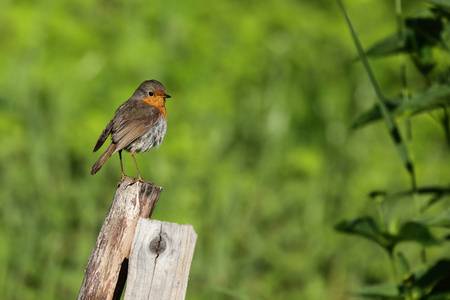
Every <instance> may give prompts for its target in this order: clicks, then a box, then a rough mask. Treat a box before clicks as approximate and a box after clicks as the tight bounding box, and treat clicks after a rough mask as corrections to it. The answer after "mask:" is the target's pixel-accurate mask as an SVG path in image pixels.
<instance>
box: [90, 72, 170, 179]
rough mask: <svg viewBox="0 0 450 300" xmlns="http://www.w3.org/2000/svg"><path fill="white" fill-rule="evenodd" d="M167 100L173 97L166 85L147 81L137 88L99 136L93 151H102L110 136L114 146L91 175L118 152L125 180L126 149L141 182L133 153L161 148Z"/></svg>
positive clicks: (98, 162) (94, 167)
mask: <svg viewBox="0 0 450 300" xmlns="http://www.w3.org/2000/svg"><path fill="white" fill-rule="evenodd" d="M166 98H170V96H169V95H167V94H166V89H165V88H164V86H163V85H162V84H161V83H160V82H158V81H156V80H148V81H144V82H143V83H142V84H141V85H140V86H139V87H138V89H137V90H136V91H135V92H134V94H133V96H132V97H131V98H130V99H128V100H127V101H126V102H125V103H123V104H122V105H121V106H120V107H119V108H118V109H117V110H116V113H115V116H114V117H113V118H112V120H111V121H109V123H108V124H107V125H106V127H105V129H103V132H102V133H101V134H100V137H99V139H98V141H97V143H96V144H95V147H94V152H96V151H97V150H98V149H100V147H101V146H102V145H103V144H104V143H105V141H106V139H107V138H108V136H109V135H111V140H112V143H111V144H110V145H109V146H108V148H106V150H105V151H104V152H103V153H102V155H101V156H100V158H99V159H98V160H97V162H96V163H95V164H94V166H93V167H92V170H91V174H92V175H94V174H95V173H97V172H98V171H99V170H100V168H101V167H102V165H103V164H104V163H105V162H106V160H107V159H108V158H109V157H110V156H111V155H113V154H115V153H116V152H119V158H120V166H121V169H122V179H123V178H124V177H125V174H124V172H123V166H122V155H121V152H122V150H127V151H129V152H131V155H132V156H133V160H134V162H135V164H136V170H137V172H138V176H139V178H138V180H141V181H142V178H141V175H140V173H139V168H138V166H137V163H136V159H135V158H134V154H135V153H136V152H146V151H148V150H150V149H151V148H153V147H159V146H160V145H161V143H162V141H163V139H164V136H165V134H166V130H167V112H166V108H165V102H166Z"/></svg>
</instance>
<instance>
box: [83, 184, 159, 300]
mask: <svg viewBox="0 0 450 300" xmlns="http://www.w3.org/2000/svg"><path fill="white" fill-rule="evenodd" d="M130 182H131V179H128V178H127V179H125V180H124V181H123V182H122V184H121V185H120V186H119V187H118V188H117V191H116V193H115V195H114V199H113V201H112V203H111V206H110V208H109V210H108V213H107V215H106V218H105V220H104V222H103V225H102V228H101V230H100V234H99V235H98V238H97V241H96V243H95V246H94V248H93V249H92V252H91V255H90V256H89V260H88V263H87V266H86V270H85V275H84V278H83V283H82V285H81V288H80V292H79V293H78V298H77V299H79V300H84V299H108V300H109V299H113V297H114V298H117V297H120V294H121V290H119V291H116V293H115V290H116V287H117V286H118V278H119V273H120V270H121V267H122V263H123V262H124V261H125V262H126V259H127V258H128V256H129V254H130V249H131V244H132V242H133V237H134V232H135V228H136V224H137V222H138V220H139V218H140V217H142V218H149V217H150V216H151V214H152V212H153V209H154V207H155V205H156V202H157V201H158V198H159V196H160V194H161V192H162V188H161V187H158V186H155V185H152V184H150V183H148V182H144V183H143V182H136V183H134V184H133V185H129V184H130ZM123 283H124V282H122V284H120V283H119V289H120V286H122V288H123ZM114 294H116V295H115V296H114Z"/></svg>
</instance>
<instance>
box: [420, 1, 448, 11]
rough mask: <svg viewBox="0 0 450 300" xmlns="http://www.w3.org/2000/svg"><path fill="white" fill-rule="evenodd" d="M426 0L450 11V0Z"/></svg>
mask: <svg viewBox="0 0 450 300" xmlns="http://www.w3.org/2000/svg"><path fill="white" fill-rule="evenodd" d="M425 1H426V2H428V3H430V4H433V5H436V6H438V7H440V8H442V9H445V10H446V11H447V12H449V13H450V1H448V0H425Z"/></svg>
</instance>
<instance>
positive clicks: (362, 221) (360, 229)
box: [334, 217, 395, 253]
mask: <svg viewBox="0 0 450 300" xmlns="http://www.w3.org/2000/svg"><path fill="white" fill-rule="evenodd" d="M334 228H335V229H336V230H338V231H341V232H345V233H349V234H355V235H359V236H362V237H365V238H367V239H369V240H371V241H373V242H375V243H377V244H379V245H380V246H381V247H383V248H384V249H385V250H386V251H387V252H389V253H392V250H393V248H394V245H395V244H394V241H395V239H394V237H393V236H392V235H390V234H388V233H386V232H383V231H382V230H381V229H380V228H379V226H378V224H377V223H376V222H375V221H374V220H373V219H372V218H370V217H364V218H358V219H355V220H344V221H341V222H340V223H338V224H336V225H335V227H334Z"/></svg>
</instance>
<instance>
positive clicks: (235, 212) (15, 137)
mask: <svg viewBox="0 0 450 300" xmlns="http://www.w3.org/2000/svg"><path fill="white" fill-rule="evenodd" d="M406 2H407V5H405V7H404V9H405V14H411V13H414V12H415V11H417V10H418V9H421V8H424V7H426V6H425V4H423V3H422V2H419V1H405V3H406ZM345 4H346V5H347V9H348V11H349V14H350V17H351V18H352V21H353V22H354V25H355V27H356V28H357V30H358V33H359V34H360V38H361V39H362V43H363V44H364V45H365V46H366V47H368V46H369V45H371V44H373V43H374V42H375V41H377V40H379V39H380V38H382V37H384V36H386V35H388V34H390V33H392V32H394V31H395V28H396V27H395V26H396V25H395V13H394V3H393V1H373V0H372V1H361V0H348V1H345ZM356 57H357V54H356V50H355V48H354V45H353V43H352V40H351V38H350V35H349V31H348V28H347V27H346V24H345V22H344V19H343V16H342V15H341V13H340V12H339V10H338V6H337V5H336V3H335V2H334V1H326V0H323V1H279V0H267V1H251V0H249V1H214V2H208V1H198V0H193V1H175V0H168V1H151V2H150V1H130V2H125V1H105V0H103V1H88V0H75V1H52V0H41V1H12V0H0V66H1V68H0V105H1V110H0V141H1V145H2V146H1V147H0V157H1V158H0V170H1V172H0V199H1V205H2V207H1V210H0V222H1V223H0V224H1V227H0V265H1V266H2V267H1V268H0V298H1V299H74V298H75V297H76V295H77V293H78V290H79V287H80V285H81V281H82V279H83V275H84V268H85V266H86V262H87V258H88V256H89V254H90V252H91V250H92V247H93V245H94V243H95V240H96V237H97V234H98V232H99V229H100V227H101V224H102V222H103V218H104V217H105V215H106V212H107V210H108V208H109V205H110V202H111V200H112V198H113V195H114V192H115V189H116V184H117V181H118V180H119V179H120V165H119V158H118V157H117V155H116V156H114V157H112V158H111V159H109V160H108V161H107V163H106V164H105V166H104V167H103V168H102V170H101V171H100V172H99V173H98V174H97V175H95V176H90V175H89V172H90V168H91V167H92V165H93V163H94V162H95V161H96V160H97V158H98V156H99V154H100V153H92V149H93V147H94V145H95V142H96V141H97V138H98V136H99V135H100V133H101V131H102V130H103V128H104V126H105V125H106V124H107V122H108V121H109V120H110V119H111V118H112V116H113V114H114V112H115V110H116V108H117V107H118V106H119V105H120V104H122V103H123V102H124V101H125V100H126V99H128V98H129V97H130V96H131V95H132V93H133V92H134V90H135V89H136V88H137V86H138V85H139V84H140V83H141V82H142V81H144V80H147V79H157V80H159V81H161V82H162V83H163V84H164V85H165V87H166V89H167V92H168V94H170V95H171V96H172V98H171V99H169V100H168V101H167V104H166V107H167V111H168V119H169V124H168V131H167V135H166V138H165V140H164V143H163V144H162V146H161V147H160V149H159V150H158V151H156V150H154V149H152V150H151V151H150V152H149V153H147V154H140V155H138V156H137V160H138V163H139V166H140V170H141V173H142V176H143V177H144V178H145V179H147V180H151V181H154V182H155V184H157V185H160V186H162V187H163V188H164V191H163V193H162V195H161V197H160V200H159V202H158V205H157V207H156V211H155V212H154V214H153V218H155V219H159V220H164V221H170V222H177V223H181V224H184V223H189V224H192V225H193V226H194V228H195V230H196V232H197V233H198V241H197V246H196V251H195V255H194V260H193V264H192V269H191V273H190V280H189V286H188V292H187V298H188V299H347V296H346V292H347V291H349V290H351V289H354V288H357V287H360V286H363V285H367V284H370V283H376V282H379V281H384V280H385V279H386V278H388V281H389V279H392V276H391V269H390V265H389V261H388V259H387V257H386V255H385V253H383V251H382V250H381V248H380V249H378V248H376V247H374V246H372V244H370V243H369V242H366V241H364V240H357V239H355V240H353V239H352V238H349V237H345V236H342V235H340V234H338V233H336V232H335V231H334V230H333V225H334V224H335V223H336V222H338V221H340V220H342V219H344V218H349V217H355V216H357V215H361V214H366V213H367V212H371V211H372V210H373V207H372V206H373V205H372V204H371V203H370V202H369V201H368V197H367V193H368V192H369V191H371V190H374V189H390V190H392V189H395V190H402V189H408V188H409V179H408V175H407V173H406V172H405V171H404V168H403V166H402V164H401V162H400V160H399V158H398V155H397V153H396V150H395V148H394V147H393V145H392V143H391V140H390V137H389V136H388V134H387V132H386V130H385V126H384V124H382V123H378V124H375V125H373V126H369V127H367V128H364V129H361V130H359V131H356V132H352V131H350V130H349V127H350V125H351V122H352V121H353V120H354V119H355V117H356V116H357V115H358V114H359V113H361V112H363V111H364V110H366V109H368V108H369V107H371V106H372V104H373V103H374V99H375V98H374V93H373V91H372V88H371V86H370V83H369V81H368V80H367V76H366V75H365V73H364V70H363V68H362V66H361V65H360V64H359V63H358V62H356V60H355V58H356ZM371 63H372V66H373V67H374V70H375V73H376V76H377V79H378V80H379V81H380V85H381V87H382V88H383V90H384V91H385V93H386V94H387V95H389V96H392V95H395V93H397V92H398V90H399V88H400V86H401V85H400V84H401V82H400V79H399V60H398V58H397V57H392V58H391V59H383V60H381V59H380V60H372V61H371ZM407 68H408V71H409V74H411V75H410V77H409V78H408V80H409V83H410V86H412V87H413V88H420V87H423V86H424V84H425V83H424V82H423V80H422V79H420V76H419V75H418V74H415V73H414V72H413V71H412V69H413V67H412V66H411V64H410V63H409V62H407ZM412 125H413V126H412V129H413V133H414V137H415V139H414V141H417V143H413V144H412V145H411V147H412V149H413V151H414V157H415V160H416V163H417V171H418V181H419V184H421V185H426V184H446V183H447V180H446V178H448V176H449V175H450V174H449V173H450V170H449V169H448V168H446V167H445V165H443V161H448V158H449V155H448V149H446V146H445V142H444V138H443V134H442V130H441V128H440V127H439V126H438V125H437V124H436V122H435V121H434V120H433V119H432V118H430V117H428V116H420V117H417V118H415V119H414V122H413V124H412ZM101 151H103V149H102V150H101ZM430 154H432V155H430ZM124 160H125V170H126V173H128V174H129V175H133V176H135V168H134V165H133V161H132V159H131V156H130V155H129V154H128V153H126V154H125V156H124ZM447 204H448V203H447ZM399 212H401V213H402V214H403V215H406V216H408V215H409V214H413V213H414V209H413V205H411V203H410V202H400V203H398V204H394V205H392V206H391V207H390V210H388V211H386V212H385V213H386V218H391V217H392V218H393V217H394V216H397V215H398V214H399Z"/></svg>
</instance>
